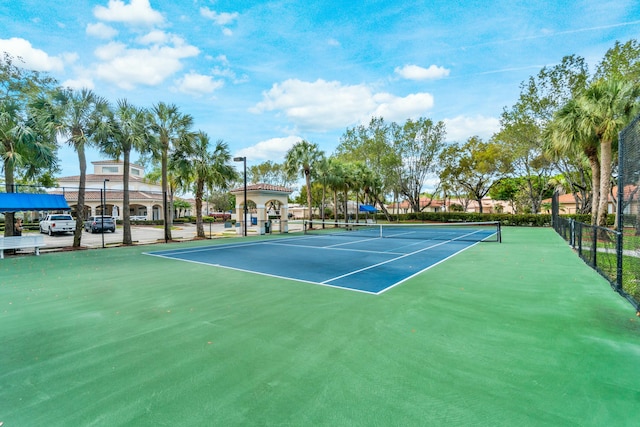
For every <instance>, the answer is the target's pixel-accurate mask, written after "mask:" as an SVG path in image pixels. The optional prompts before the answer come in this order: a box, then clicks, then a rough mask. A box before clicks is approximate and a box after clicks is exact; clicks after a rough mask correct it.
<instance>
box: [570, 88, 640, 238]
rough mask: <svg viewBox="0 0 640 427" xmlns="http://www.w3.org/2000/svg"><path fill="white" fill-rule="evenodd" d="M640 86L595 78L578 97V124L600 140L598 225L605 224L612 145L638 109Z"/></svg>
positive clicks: (609, 189) (612, 161)
mask: <svg viewBox="0 0 640 427" xmlns="http://www.w3.org/2000/svg"><path fill="white" fill-rule="evenodd" d="M639 97H640V86H638V85H637V84H634V83H632V82H628V81H621V80H618V79H609V80H598V81H596V82H595V83H593V84H592V85H591V86H590V87H589V88H588V89H587V90H586V91H585V92H584V94H583V95H582V96H581V97H580V98H579V99H578V102H579V103H580V104H581V109H582V110H583V111H584V115H583V116H582V119H581V127H582V128H583V129H585V133H588V132H593V133H594V134H595V136H596V138H597V139H598V141H599V142H600V168H601V174H600V197H599V200H598V215H597V221H596V222H597V224H598V225H600V226H602V227H606V225H607V213H608V203H609V192H610V191H611V173H612V169H613V163H614V159H613V144H614V142H617V139H618V132H620V131H621V130H622V129H623V128H624V126H626V125H627V124H628V123H629V121H630V120H631V118H632V117H633V115H634V114H635V113H636V112H637V111H638V105H639V104H638V98H639Z"/></svg>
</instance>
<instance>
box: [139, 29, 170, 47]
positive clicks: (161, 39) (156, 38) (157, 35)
mask: <svg viewBox="0 0 640 427" xmlns="http://www.w3.org/2000/svg"><path fill="white" fill-rule="evenodd" d="M168 40H169V35H168V34H167V33H165V32H164V31H161V30H153V31H150V32H148V33H147V34H145V35H143V36H140V37H138V38H137V39H136V41H137V42H138V43H140V44H145V45H148V44H163V43H166V42H167V41H168Z"/></svg>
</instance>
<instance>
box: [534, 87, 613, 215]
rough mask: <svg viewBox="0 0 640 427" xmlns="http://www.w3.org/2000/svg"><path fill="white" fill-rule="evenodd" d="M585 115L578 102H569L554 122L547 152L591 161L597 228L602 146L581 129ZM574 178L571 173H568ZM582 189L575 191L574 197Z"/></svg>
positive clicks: (548, 133) (594, 136)
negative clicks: (599, 153)
mask: <svg viewBox="0 0 640 427" xmlns="http://www.w3.org/2000/svg"><path fill="white" fill-rule="evenodd" d="M584 115H585V112H584V111H583V108H582V105H581V103H580V102H578V99H571V100H569V101H568V102H567V103H566V104H565V105H564V106H563V107H561V108H560V109H559V110H558V111H556V113H555V115H554V120H553V121H552V122H551V123H549V125H548V128H547V135H548V139H547V143H548V145H547V152H549V153H554V154H555V153H557V154H558V157H560V156H569V157H571V158H575V157H579V156H584V157H586V158H587V160H588V161H589V167H590V169H591V189H592V196H591V203H592V207H593V208H592V209H591V223H592V224H596V221H597V212H598V209H597V207H598V199H599V197H600V173H601V172H600V158H599V157H598V146H599V142H598V139H597V137H596V134H595V132H594V130H593V129H592V128H587V127H584V126H582V125H581V123H582V119H583V117H584ZM565 175H566V176H565V178H570V177H571V174H570V173H565ZM577 190H578V189H576V188H573V189H572V191H573V192H574V194H575V193H576V192H577Z"/></svg>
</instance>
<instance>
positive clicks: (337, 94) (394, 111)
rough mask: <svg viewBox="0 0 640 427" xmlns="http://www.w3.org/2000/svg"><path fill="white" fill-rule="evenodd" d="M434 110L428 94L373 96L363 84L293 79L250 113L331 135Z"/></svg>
mask: <svg viewBox="0 0 640 427" xmlns="http://www.w3.org/2000/svg"><path fill="white" fill-rule="evenodd" d="M432 107H433V96H432V95H431V94H429V93H415V94H411V95H408V96H406V97H397V96H395V95H392V94H388V93H373V92H372V90H371V88H369V87H368V86H366V85H363V84H360V85H350V86H346V85H342V84H341V83H340V82H337V81H332V82H327V81H325V80H317V81H315V82H303V81H300V80H295V79H291V80H286V81H284V82H282V83H276V84H274V85H273V86H272V87H271V89H270V90H269V91H267V92H263V101H262V102H260V103H258V104H257V105H256V106H255V107H254V108H252V109H251V111H252V112H254V113H262V112H265V111H281V112H283V113H284V115H285V116H286V117H287V118H288V119H289V120H291V121H292V122H294V123H295V124H296V126H298V127H299V128H300V129H305V130H314V131H328V130H331V129H338V128H343V127H346V126H349V125H352V124H354V123H358V122H361V121H368V120H369V118H370V117H371V116H372V115H378V116H380V115H382V116H383V117H384V118H385V120H389V121H392V120H399V121H404V120H406V119H407V118H410V117H418V116H421V115H424V114H425V113H426V111H427V110H429V109H430V108H432Z"/></svg>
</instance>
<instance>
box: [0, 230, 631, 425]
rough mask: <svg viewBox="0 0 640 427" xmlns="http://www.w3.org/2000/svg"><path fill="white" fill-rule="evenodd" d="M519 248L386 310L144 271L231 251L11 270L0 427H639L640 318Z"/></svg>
mask: <svg viewBox="0 0 640 427" xmlns="http://www.w3.org/2000/svg"><path fill="white" fill-rule="evenodd" d="M503 241H504V243H502V244H498V243H483V244H479V245H476V246H474V247H473V248H471V249H469V250H467V251H465V252H463V253H461V254H459V255H457V256H456V257H454V258H452V259H449V260H447V261H445V262H443V263H441V264H439V265H437V266H435V267H434V268H432V269H430V270H428V271H426V272H424V273H423V274H420V275H418V276H416V277H414V278H412V279H410V280H408V281H406V282H405V283H403V284H402V285H400V286H397V287H395V288H393V289H391V290H389V291H388V292H386V293H384V294H382V295H378V296H376V295H369V294H364V293H358V292H350V291H345V290H341V289H336V288H330V287H323V286H317V285H313V284H308V283H301V282H295V281H288V280H283V279H277V278H272V277H266V276H258V275H254V274H250V273H244V272H240V271H234V270H228V269H220V268H216V267H212V266H208V265H200V264H196V263H185V262H180V261H173V260H167V259H163V258H158V257H149V256H144V255H142V253H143V252H145V251H149V250H152V249H153V250H156V249H157V250H161V249H163V248H172V247H184V246H189V245H191V246H197V245H210V244H217V243H228V242H229V240H219V241H199V242H188V243H180V244H170V245H154V246H153V247H150V246H137V247H128V248H111V249H106V250H85V251H77V252H60V253H46V254H42V255H41V256H40V257H36V256H33V255H26V256H19V257H7V258H6V259H4V260H2V261H0V324H1V328H0V343H1V345H0V421H2V422H3V423H4V425H3V427H14V426H20V427H23V426H47V427H50V426H208V425H211V426H214V425H215V426H254V425H257V426H311V425H326V426H425V425H428V426H514V425H519V426H538V425H549V426H565V425H566V426H577V425H580V426H585V425H587V426H588V425H592V426H604V425H608V426H625V425H629V426H631V425H637V423H638V403H639V402H640V321H639V320H638V318H637V317H636V316H635V313H634V310H633V308H632V306H631V305H630V304H629V303H627V302H626V301H625V300H624V299H623V298H621V297H620V296H619V295H618V294H616V293H615V292H613V291H612V290H611V288H610V286H609V284H608V283H607V282H606V281H605V280H604V279H602V278H601V277H600V276H599V275H598V274H597V273H595V272H594V271H592V270H590V269H589V268H588V267H587V266H586V265H585V264H584V263H583V262H582V261H581V260H579V259H578V257H577V256H576V255H575V254H574V253H573V252H572V251H571V249H570V248H569V247H568V246H567V244H566V243H565V242H564V241H563V240H562V239H561V238H560V237H559V236H557V235H556V234H555V233H554V232H553V230H551V229H535V228H509V227H505V228H504V229H503ZM300 256H304V254H303V253H301V254H300Z"/></svg>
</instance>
